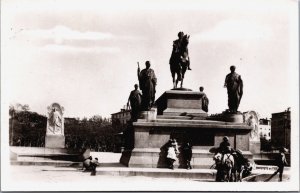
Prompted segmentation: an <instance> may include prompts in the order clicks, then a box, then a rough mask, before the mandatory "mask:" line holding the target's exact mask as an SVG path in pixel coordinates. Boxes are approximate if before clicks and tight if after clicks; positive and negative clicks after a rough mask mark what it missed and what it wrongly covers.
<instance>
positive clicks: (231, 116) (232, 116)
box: [222, 112, 244, 123]
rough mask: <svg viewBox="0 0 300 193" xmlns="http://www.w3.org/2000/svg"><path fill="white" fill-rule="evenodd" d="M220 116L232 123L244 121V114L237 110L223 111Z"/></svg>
mask: <svg viewBox="0 0 300 193" xmlns="http://www.w3.org/2000/svg"><path fill="white" fill-rule="evenodd" d="M222 116H223V121H226V122H233V123H243V122H244V116H243V114H242V113H240V112H237V113H228V112H223V113H222Z"/></svg>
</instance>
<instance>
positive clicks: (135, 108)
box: [127, 84, 142, 121]
mask: <svg viewBox="0 0 300 193" xmlns="http://www.w3.org/2000/svg"><path fill="white" fill-rule="evenodd" d="M138 89H139V86H138V85H137V84H135V85H134V90H133V91H131V92H130V95H129V97H128V102H127V106H129V103H130V107H131V120H132V121H136V120H137V119H138V115H139V112H140V108H141V103H142V94H141V93H140V91H139V90H138Z"/></svg>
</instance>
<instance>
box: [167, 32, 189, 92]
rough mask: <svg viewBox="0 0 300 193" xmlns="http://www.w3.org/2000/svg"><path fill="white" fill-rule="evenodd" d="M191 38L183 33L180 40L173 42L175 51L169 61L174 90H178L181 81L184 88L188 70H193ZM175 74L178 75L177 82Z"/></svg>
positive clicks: (179, 35)
mask: <svg viewBox="0 0 300 193" xmlns="http://www.w3.org/2000/svg"><path fill="white" fill-rule="evenodd" d="M189 38H190V36H188V35H184V33H183V32H179V33H178V40H175V41H174V42H173V50H172V54H171V58H170V61H169V64H170V69H171V73H172V78H173V88H177V84H178V82H179V81H181V84H180V87H181V88H182V85H183V79H184V75H185V72H186V70H187V69H188V70H191V68H190V58H189V51H188V44H189ZM175 74H177V79H176V80H175Z"/></svg>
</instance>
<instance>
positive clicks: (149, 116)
mask: <svg viewBox="0 0 300 193" xmlns="http://www.w3.org/2000/svg"><path fill="white" fill-rule="evenodd" d="M156 115H157V110H156V109H155V108H152V109H150V110H149V111H141V112H140V117H139V118H140V119H145V120H148V121H150V120H155V119H156Z"/></svg>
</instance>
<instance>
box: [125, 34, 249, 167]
mask: <svg viewBox="0 0 300 193" xmlns="http://www.w3.org/2000/svg"><path fill="white" fill-rule="evenodd" d="M178 37H179V39H178V40H176V41H174V44H173V50H172V55H171V58H170V62H169V64H170V70H171V74H172V78H173V89H172V90H167V91H165V92H164V93H163V94H162V95H161V96H160V97H159V98H158V99H157V100H156V101H155V103H154V104H155V106H153V105H151V104H153V102H154V101H153V98H154V97H152V98H151V97H150V96H153V95H149V93H153V92H152V91H154V94H155V85H156V77H155V75H154V71H153V70H152V71H153V72H152V71H151V70H149V69H150V63H148V64H147V62H146V69H144V70H143V71H144V72H147V70H148V71H149V72H148V73H144V74H143V73H140V72H139V70H138V77H139V82H140V87H141V89H142V103H143V100H144V101H146V103H145V102H144V105H143V106H144V107H143V111H141V112H140V116H139V118H138V119H137V120H136V121H134V122H132V123H131V124H129V127H128V129H129V130H128V132H127V133H132V135H133V136H131V137H130V139H131V140H134V142H133V143H132V144H131V145H130V148H129V149H128V148H127V150H125V151H124V152H123V153H122V156H121V159H120V162H121V163H122V164H124V165H126V166H128V167H154V168H157V167H159V168H160V167H162V168H167V167H168V161H167V146H168V142H169V141H170V140H171V139H172V140H176V141H177V142H178V145H179V152H181V150H180V149H181V146H182V145H183V144H186V143H189V144H191V145H192V149H193V151H192V152H193V153H192V159H191V161H190V164H191V165H192V167H193V168H210V167H211V166H212V165H213V164H214V161H213V159H212V157H213V154H212V153H211V152H210V151H209V150H210V149H211V148H213V147H218V146H219V144H220V143H221V142H222V139H223V137H224V136H227V137H228V139H229V143H230V144H231V145H232V148H234V149H239V150H240V151H242V153H243V155H244V156H245V157H247V158H249V159H252V153H251V152H250V132H251V130H252V128H253V126H251V125H249V124H248V125H247V123H245V122H244V119H243V114H242V113H240V112H238V111H237V110H238V106H239V104H240V101H241V98H242V95H243V81H242V79H241V76H240V75H238V74H237V73H235V67H234V66H231V67H230V70H231V73H230V74H228V75H227V76H226V79H225V84H224V87H226V88H227V93H228V107H229V109H228V110H226V111H225V112H223V113H222V114H220V116H219V117H214V116H208V114H207V111H208V99H207V97H206V95H205V97H204V94H205V93H203V87H201V88H200V91H192V90H191V89H187V88H183V78H184V74H185V72H186V70H187V69H189V68H190V65H189V63H190V61H189V57H188V49H187V45H188V43H189V36H187V35H184V34H183V32H180V33H179V34H178ZM145 70H146V71H145ZM189 70H190V69H189ZM143 71H142V72H143ZM175 75H177V79H176V80H175ZM141 77H145V78H141ZM179 81H181V85H180V88H177V83H178V82H179ZM153 88H154V89H153ZM204 100H205V101H204ZM149 102H150V103H149ZM149 104H150V105H149ZM129 131H130V132H129ZM183 160H184V158H183V155H182V153H179V155H178V160H177V161H176V162H175V164H174V165H175V167H179V168H180V167H182V168H184V167H186V163H184V161H183Z"/></svg>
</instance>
